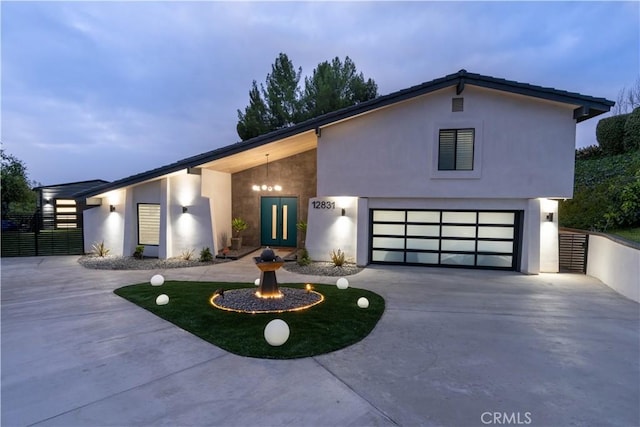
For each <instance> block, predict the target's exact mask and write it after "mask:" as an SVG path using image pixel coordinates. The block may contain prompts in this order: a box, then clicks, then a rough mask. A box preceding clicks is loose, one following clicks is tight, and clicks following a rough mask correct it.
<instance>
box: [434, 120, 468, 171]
mask: <svg viewBox="0 0 640 427" xmlns="http://www.w3.org/2000/svg"><path fill="white" fill-rule="evenodd" d="M474 137H475V129H472V128H469V129H441V130H440V134H439V138H438V139H439V141H438V170H441V171H450V170H458V171H470V170H473V144H474V139H475V138H474Z"/></svg>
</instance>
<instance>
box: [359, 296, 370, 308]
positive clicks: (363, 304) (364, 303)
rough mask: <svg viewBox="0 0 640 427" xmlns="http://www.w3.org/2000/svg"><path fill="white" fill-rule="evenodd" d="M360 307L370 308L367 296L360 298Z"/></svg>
mask: <svg viewBox="0 0 640 427" xmlns="http://www.w3.org/2000/svg"><path fill="white" fill-rule="evenodd" d="M358 307H360V308H369V300H368V299H366V298H365V297H361V298H358Z"/></svg>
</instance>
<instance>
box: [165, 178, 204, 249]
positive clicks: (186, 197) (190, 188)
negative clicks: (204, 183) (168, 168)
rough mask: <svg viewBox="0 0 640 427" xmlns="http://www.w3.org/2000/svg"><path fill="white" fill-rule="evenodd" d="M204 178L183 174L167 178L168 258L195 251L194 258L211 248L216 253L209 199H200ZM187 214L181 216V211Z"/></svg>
mask: <svg viewBox="0 0 640 427" xmlns="http://www.w3.org/2000/svg"><path fill="white" fill-rule="evenodd" d="M201 180H202V177H201V175H192V174H181V175H175V176H172V177H170V178H168V183H169V192H168V215H167V218H168V221H167V224H168V229H167V235H168V236H170V241H168V242H167V248H168V250H167V257H174V256H180V255H181V254H182V253H183V252H184V251H188V250H194V256H195V257H197V256H198V255H199V254H200V250H202V248H206V247H208V248H209V249H210V250H211V251H212V253H214V252H213V251H214V244H213V242H214V239H213V227H212V223H211V210H210V205H209V199H208V198H206V197H202V196H201ZM183 206H185V207H186V208H187V212H185V213H183V212H182V207H183Z"/></svg>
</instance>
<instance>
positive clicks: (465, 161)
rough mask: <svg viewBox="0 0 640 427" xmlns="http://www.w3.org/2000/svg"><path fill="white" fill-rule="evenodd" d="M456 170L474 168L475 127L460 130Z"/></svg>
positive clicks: (457, 142)
mask: <svg viewBox="0 0 640 427" xmlns="http://www.w3.org/2000/svg"><path fill="white" fill-rule="evenodd" d="M456 170H466V171H469V170H473V129H460V130H458V134H457V140H456Z"/></svg>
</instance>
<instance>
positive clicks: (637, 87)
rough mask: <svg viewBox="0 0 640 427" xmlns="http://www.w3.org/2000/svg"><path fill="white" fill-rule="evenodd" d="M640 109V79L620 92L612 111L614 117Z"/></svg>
mask: <svg viewBox="0 0 640 427" xmlns="http://www.w3.org/2000/svg"><path fill="white" fill-rule="evenodd" d="M638 107H640V77H638V78H637V79H636V81H635V83H634V84H633V85H632V86H631V87H630V88H627V87H626V86H624V87H623V88H622V89H620V92H618V99H617V100H616V105H614V106H613V108H612V109H611V113H612V114H613V115H614V116H617V115H620V114H625V113H630V112H631V111H633V110H635V109H636V108H638Z"/></svg>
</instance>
